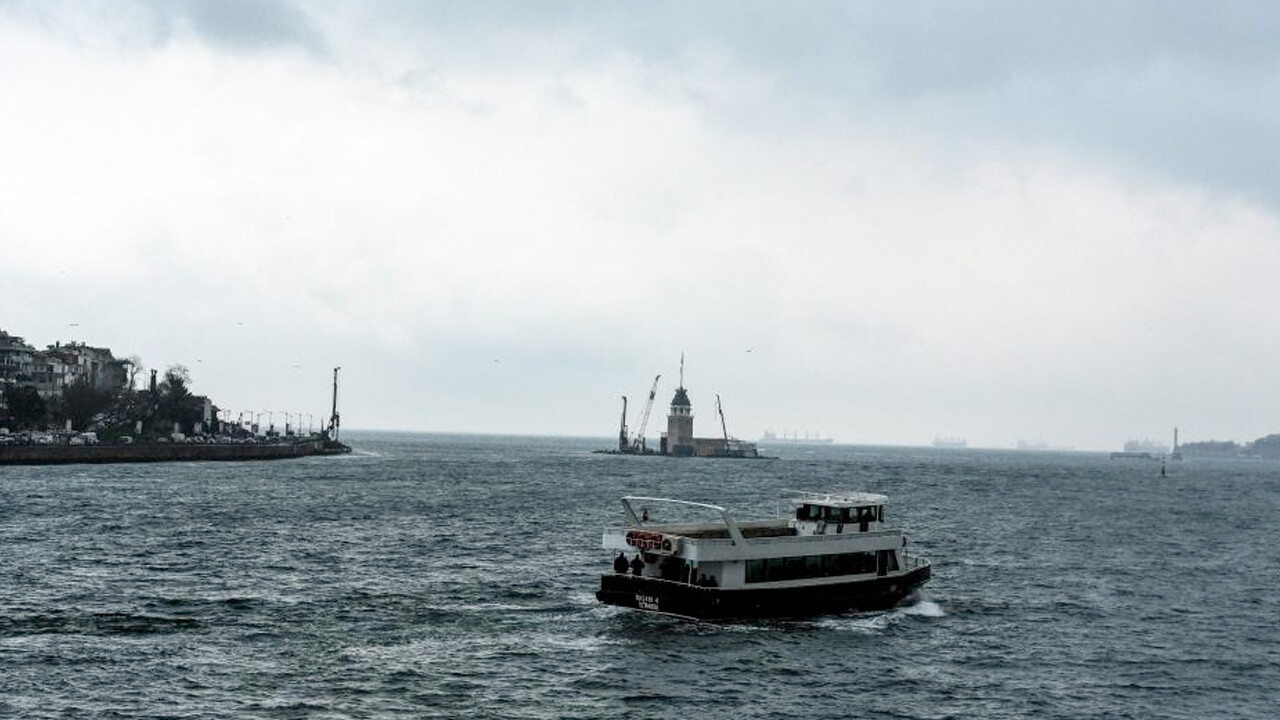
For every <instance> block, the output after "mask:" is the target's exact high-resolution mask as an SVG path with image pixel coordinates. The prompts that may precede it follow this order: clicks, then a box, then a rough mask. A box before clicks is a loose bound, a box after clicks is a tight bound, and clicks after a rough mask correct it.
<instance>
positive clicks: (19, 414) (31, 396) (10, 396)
mask: <svg viewBox="0 0 1280 720" xmlns="http://www.w3.org/2000/svg"><path fill="white" fill-rule="evenodd" d="M4 404H5V405H7V406H8V407H9V417H10V419H11V420H12V421H13V425H14V427H13V428H12V429H14V430H25V429H27V428H31V427H35V426H38V425H40V424H42V423H43V422H44V420H45V417H46V415H47V413H48V408H47V407H46V406H45V402H44V398H42V397H40V393H38V392H36V389H35V388H33V387H31V386H30V385H12V384H10V385H5V386H4Z"/></svg>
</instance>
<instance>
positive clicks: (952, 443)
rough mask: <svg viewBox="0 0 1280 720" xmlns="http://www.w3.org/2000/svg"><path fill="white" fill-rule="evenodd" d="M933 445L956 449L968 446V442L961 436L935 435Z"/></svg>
mask: <svg viewBox="0 0 1280 720" xmlns="http://www.w3.org/2000/svg"><path fill="white" fill-rule="evenodd" d="M933 446H934V447H936V448H953V449H958V448H966V447H969V442H968V441H967V440H965V439H964V438H962V437H935V438H934V439H933Z"/></svg>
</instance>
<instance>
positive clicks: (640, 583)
mask: <svg viewBox="0 0 1280 720" xmlns="http://www.w3.org/2000/svg"><path fill="white" fill-rule="evenodd" d="M650 583H661V584H663V585H670V586H672V587H681V588H688V589H690V590H715V589H716V587H715V586H707V585H698V584H697V583H688V582H684V581H683V580H669V579H667V578H663V577H653V576H649V575H632V574H631V573H625V574H624V573H615V574H613V575H601V576H600V588H601V589H603V590H611V591H618V590H641V589H643V587H644V586H646V585H649V584H650Z"/></svg>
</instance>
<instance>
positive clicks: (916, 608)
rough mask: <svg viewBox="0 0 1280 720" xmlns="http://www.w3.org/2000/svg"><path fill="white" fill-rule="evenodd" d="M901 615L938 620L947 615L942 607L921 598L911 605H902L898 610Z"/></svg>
mask: <svg viewBox="0 0 1280 720" xmlns="http://www.w3.org/2000/svg"><path fill="white" fill-rule="evenodd" d="M899 611H900V612H901V613H902V614H903V615H919V616H920V617H931V618H939V617H946V616H947V613H946V611H944V610H943V609H942V606H941V605H939V604H938V603H936V602H934V601H932V600H926V599H924V598H921V599H920V600H919V601H918V602H915V603H912V604H911V605H904V606H903V607H901V608H899Z"/></svg>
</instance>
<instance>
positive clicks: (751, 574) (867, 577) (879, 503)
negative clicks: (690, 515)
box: [596, 491, 930, 619]
mask: <svg viewBox="0 0 1280 720" xmlns="http://www.w3.org/2000/svg"><path fill="white" fill-rule="evenodd" d="M787 492H788V493H790V494H791V497H790V504H791V505H792V506H793V513H792V514H791V515H790V516H789V517H779V518H774V519H772V520H758V521H739V520H737V519H736V518H734V516H733V513H732V512H731V511H729V510H727V509H725V508H723V507H720V506H718V505H708V504H705V503H696V502H688V501H685V500H673V499H670V498H655V497H630V496H629V497H624V498H622V509H623V516H624V527H620V528H612V529H609V530H606V531H605V533H604V547H605V548H606V549H608V550H612V551H613V553H614V557H613V572H611V573H608V574H605V575H602V576H601V577H600V590H599V591H598V592H596V599H598V600H599V601H600V602H602V603H605V604H608V605H618V606H622V607H629V608H636V609H639V610H648V611H652V612H659V613H666V614H670V615H679V616H683V617H691V618H700V619H721V618H743V617H800V616H807V615H816V614H821V613H831V612H842V611H846V610H877V609H884V608H888V607H892V606H893V605H895V604H897V603H898V602H899V601H900V600H902V599H903V598H904V597H905V596H906V595H907V594H908V593H910V592H911V591H912V590H914V589H915V588H917V587H919V586H920V585H922V584H924V583H925V582H926V581H927V580H928V579H929V572H930V570H929V561H928V560H927V559H925V558H923V557H920V556H917V555H914V554H909V553H908V552H907V537H906V535H904V534H903V533H902V532H901V531H900V530H897V529H894V528H891V527H889V526H887V525H885V523H884V506H885V503H886V501H887V498H886V497H885V496H884V495H876V494H872V493H860V492H859V493H842V494H834V493H816V492H802V491H787ZM660 505H682V506H686V507H692V508H700V509H703V510H710V511H713V512H715V513H719V519H718V520H717V521H714V522H702V523H658V522H655V521H651V520H650V519H649V508H650V506H660ZM637 510H639V512H637ZM655 512H656V510H655Z"/></svg>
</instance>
